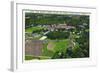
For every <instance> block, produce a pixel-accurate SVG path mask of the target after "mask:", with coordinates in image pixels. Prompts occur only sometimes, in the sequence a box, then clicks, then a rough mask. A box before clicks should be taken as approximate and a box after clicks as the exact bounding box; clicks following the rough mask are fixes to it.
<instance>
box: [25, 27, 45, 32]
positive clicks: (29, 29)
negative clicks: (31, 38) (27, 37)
mask: <svg viewBox="0 0 100 73" xmlns="http://www.w3.org/2000/svg"><path fill="white" fill-rule="evenodd" d="M43 29H44V28H43V27H30V28H26V29H25V32H29V33H32V32H39V31H41V30H43Z"/></svg>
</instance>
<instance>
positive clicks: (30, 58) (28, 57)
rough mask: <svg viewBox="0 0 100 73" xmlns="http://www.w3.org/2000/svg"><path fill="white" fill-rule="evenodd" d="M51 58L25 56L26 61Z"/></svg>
mask: <svg viewBox="0 0 100 73" xmlns="http://www.w3.org/2000/svg"><path fill="white" fill-rule="evenodd" d="M50 58H51V57H48V56H25V60H32V59H39V60H43V59H50Z"/></svg>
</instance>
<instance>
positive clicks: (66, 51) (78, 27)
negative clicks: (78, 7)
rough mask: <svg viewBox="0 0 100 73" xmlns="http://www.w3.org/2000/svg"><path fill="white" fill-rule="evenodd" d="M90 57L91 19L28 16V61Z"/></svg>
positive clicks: (64, 15)
mask: <svg viewBox="0 0 100 73" xmlns="http://www.w3.org/2000/svg"><path fill="white" fill-rule="evenodd" d="M87 57H89V15H78V14H77V15H75V14H74V15H73V14H50V13H47V14H46V13H29V12H28V13H27V12H26V13H25V60H27V61H28V60H46V59H71V58H87Z"/></svg>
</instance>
